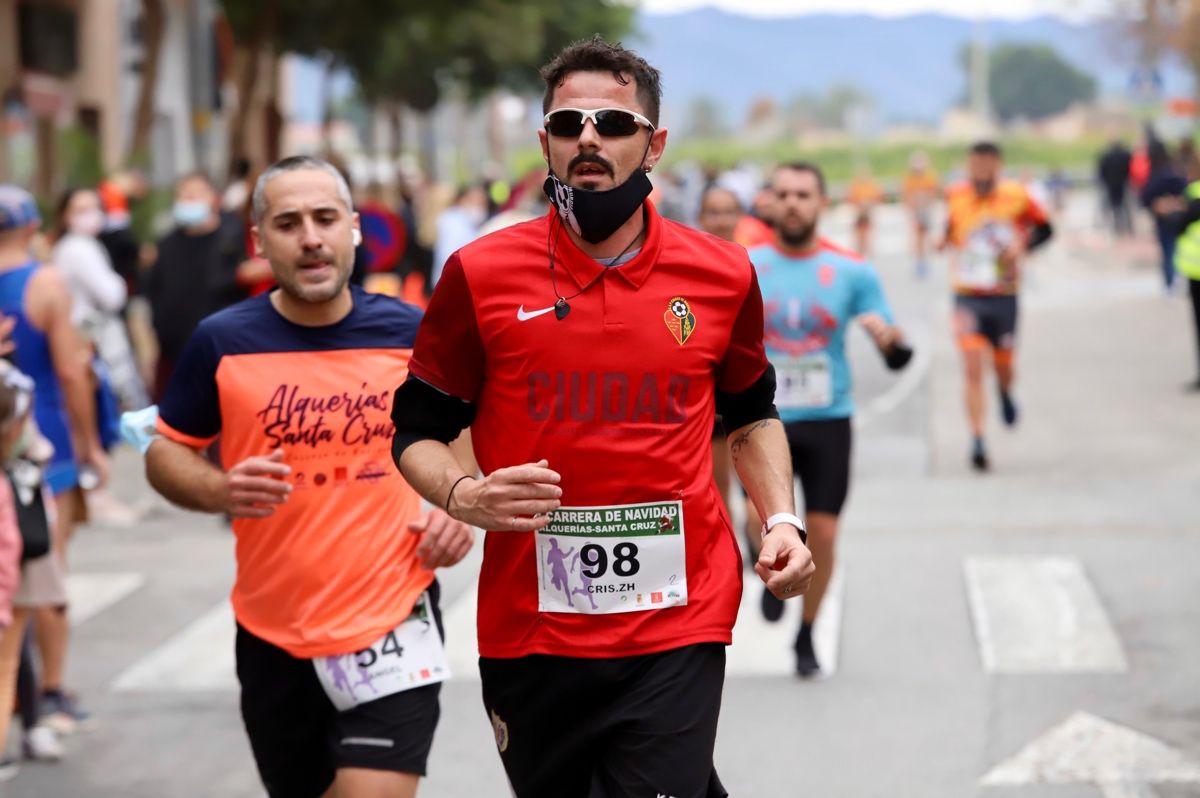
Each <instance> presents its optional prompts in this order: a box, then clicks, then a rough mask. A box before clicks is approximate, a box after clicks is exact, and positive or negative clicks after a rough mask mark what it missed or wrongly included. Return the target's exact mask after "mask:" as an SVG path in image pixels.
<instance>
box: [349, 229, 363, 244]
mask: <svg viewBox="0 0 1200 798" xmlns="http://www.w3.org/2000/svg"><path fill="white" fill-rule="evenodd" d="M350 240H351V241H353V242H354V246H356V247H357V246H358V245H359V244H361V243H362V231H361V230H359V229H358V228H357V227H355V228H354V229H353V230H351V231H350Z"/></svg>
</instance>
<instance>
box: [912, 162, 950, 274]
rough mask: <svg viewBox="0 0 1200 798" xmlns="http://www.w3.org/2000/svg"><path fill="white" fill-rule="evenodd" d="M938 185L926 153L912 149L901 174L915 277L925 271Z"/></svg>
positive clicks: (926, 269) (927, 268)
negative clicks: (906, 167) (915, 268)
mask: <svg viewBox="0 0 1200 798" xmlns="http://www.w3.org/2000/svg"><path fill="white" fill-rule="evenodd" d="M940 188H941V185H940V183H939V181H938V176H937V173H936V172H934V171H933V169H931V168H930V167H929V156H927V155H926V154H925V153H923V152H920V151H918V152H914V153H913V154H912V157H911V158H909V161H908V172H907V173H906V174H905V175H904V187H903V196H904V205H905V206H906V207H907V208H908V212H909V213H910V214H911V215H912V229H913V254H914V255H915V257H916V261H917V277H918V278H919V279H924V278H925V275H927V274H928V273H929V262H928V260H927V258H928V256H929V229H930V227H932V226H933V218H932V217H933V206H934V203H936V202H937V197H938V192H939V190H940Z"/></svg>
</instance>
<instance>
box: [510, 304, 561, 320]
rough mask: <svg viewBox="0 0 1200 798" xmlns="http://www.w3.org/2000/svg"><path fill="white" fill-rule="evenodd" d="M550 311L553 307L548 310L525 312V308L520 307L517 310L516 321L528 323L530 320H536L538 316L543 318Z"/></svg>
mask: <svg viewBox="0 0 1200 798" xmlns="http://www.w3.org/2000/svg"><path fill="white" fill-rule="evenodd" d="M552 310H554V306H553V305H551V306H550V307H548V308H542V309H541V310H530V311H526V310H525V306H524V305H521V307H519V308H517V321H529V320H530V319H536V318H537V317H538V316H544V315H545V314H547V313H549V312H550V311H552Z"/></svg>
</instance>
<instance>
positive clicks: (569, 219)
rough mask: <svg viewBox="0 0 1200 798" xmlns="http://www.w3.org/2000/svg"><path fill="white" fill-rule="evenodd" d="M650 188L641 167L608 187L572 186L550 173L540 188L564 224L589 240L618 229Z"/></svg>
mask: <svg viewBox="0 0 1200 798" xmlns="http://www.w3.org/2000/svg"><path fill="white" fill-rule="evenodd" d="M653 188H654V185H653V184H652V183H651V182H650V178H648V177H646V173H645V172H644V171H642V170H641V169H636V170H634V172H633V174H632V175H630V176H629V179H628V180H626V181H625V182H624V183H622V184H621V185H619V186H617V187H616V188H610V189H609V190H608V191H589V190H588V189H585V188H574V187H572V186H568V185H567V184H566V183H564V182H562V181H561V180H559V179H558V178H557V177H555V176H554V174H553V173H551V174H550V176H549V177H547V178H546V182H545V183H543V184H542V191H544V192H546V196H547V197H548V198H549V199H550V204H551V205H553V206H554V207H555V208H557V209H558V215H559V216H560V217H561V218H562V220H563V224H565V225H567V226H568V227H570V228H571V229H572V230H574V231H575V232H576V233H578V234H579V236H580V237H581V238H582V239H583V240H584V241H587V242H588V243H590V244H598V243H600V242H601V241H604V240H606V239H607V238H608V237H609V236H611V235H612V234H613V233H615V232H617V229H618V228H620V226H621V225H623V224H625V222H627V221H629V217H630V216H633V214H634V213H636V212H637V209H638V208H640V207H642V203H643V202H645V201H646V197H648V196H650V191H651V190H652V189H653Z"/></svg>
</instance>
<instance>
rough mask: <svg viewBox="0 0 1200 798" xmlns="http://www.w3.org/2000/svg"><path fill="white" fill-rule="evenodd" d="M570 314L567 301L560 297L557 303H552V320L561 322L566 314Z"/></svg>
mask: <svg viewBox="0 0 1200 798" xmlns="http://www.w3.org/2000/svg"><path fill="white" fill-rule="evenodd" d="M570 312H571V306H570V305H568V304H567V300H565V299H563V298H562V297H559V298H558V301H557V302H555V303H554V318H556V319H558V320H559V321H562V320H563V319H565V318H566V317H567V314H568V313H570Z"/></svg>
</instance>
